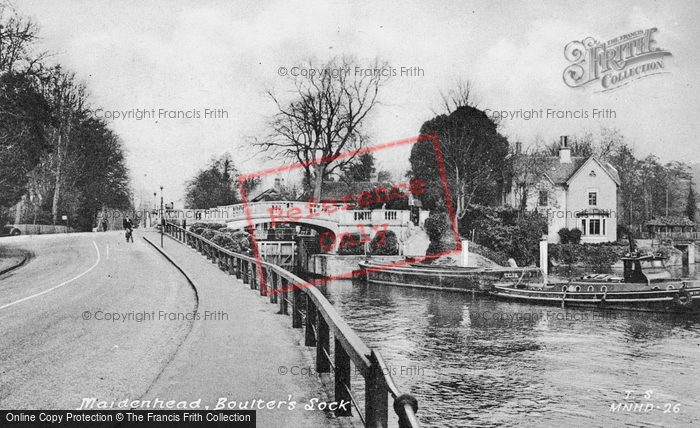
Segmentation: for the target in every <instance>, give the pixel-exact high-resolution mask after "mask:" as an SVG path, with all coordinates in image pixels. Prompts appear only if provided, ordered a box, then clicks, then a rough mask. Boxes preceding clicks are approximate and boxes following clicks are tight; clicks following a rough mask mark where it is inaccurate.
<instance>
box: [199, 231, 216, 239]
mask: <svg viewBox="0 0 700 428" xmlns="http://www.w3.org/2000/svg"><path fill="white" fill-rule="evenodd" d="M217 233H218V232H217V231H215V230H211V229H204V230H203V231H202V233H200V235H201V236H202V238H204V239H211V238H213V237H214V236H215V235H216V234H217Z"/></svg>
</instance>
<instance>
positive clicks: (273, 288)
mask: <svg viewBox="0 0 700 428" xmlns="http://www.w3.org/2000/svg"><path fill="white" fill-rule="evenodd" d="M278 275H279V274H278V273H277V272H275V271H274V270H270V272H269V273H268V274H267V284H268V287H269V289H268V292H269V293H270V303H277V276H278Z"/></svg>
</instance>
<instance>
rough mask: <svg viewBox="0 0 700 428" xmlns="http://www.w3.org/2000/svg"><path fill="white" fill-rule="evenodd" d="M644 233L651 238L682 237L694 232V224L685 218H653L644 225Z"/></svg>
mask: <svg viewBox="0 0 700 428" xmlns="http://www.w3.org/2000/svg"><path fill="white" fill-rule="evenodd" d="M644 228H645V229H646V232H647V233H648V234H649V236H651V237H655V236H664V235H666V236H669V237H671V236H674V235H675V236H678V237H680V236H683V234H685V233H689V232H690V233H692V232H695V223H694V222H693V221H691V220H690V219H689V218H688V217H685V216H678V217H674V216H668V217H653V218H652V219H651V220H649V221H647V222H646V223H644Z"/></svg>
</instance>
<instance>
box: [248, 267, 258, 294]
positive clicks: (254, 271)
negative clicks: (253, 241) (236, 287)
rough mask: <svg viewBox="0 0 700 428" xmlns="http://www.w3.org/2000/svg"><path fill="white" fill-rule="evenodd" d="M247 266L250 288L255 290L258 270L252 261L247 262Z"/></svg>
mask: <svg viewBox="0 0 700 428" xmlns="http://www.w3.org/2000/svg"><path fill="white" fill-rule="evenodd" d="M248 268H249V269H250V289H251V290H255V287H257V285H258V270H257V269H256V266H255V264H254V263H251V262H249V263H248Z"/></svg>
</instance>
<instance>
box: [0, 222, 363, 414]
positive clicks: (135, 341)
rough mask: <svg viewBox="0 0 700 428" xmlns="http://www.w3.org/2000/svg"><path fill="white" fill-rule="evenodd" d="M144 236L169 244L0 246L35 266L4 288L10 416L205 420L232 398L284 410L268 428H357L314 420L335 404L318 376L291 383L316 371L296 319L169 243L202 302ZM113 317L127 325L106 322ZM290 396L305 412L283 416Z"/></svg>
mask: <svg viewBox="0 0 700 428" xmlns="http://www.w3.org/2000/svg"><path fill="white" fill-rule="evenodd" d="M144 236H148V238H149V239H150V240H151V241H153V242H156V243H158V242H159V237H158V235H157V234H155V233H153V232H147V231H137V232H136V236H135V243H133V244H132V243H129V244H127V243H125V242H123V239H124V238H123V235H122V234H121V233H119V232H107V233H85V234H70V235H44V236H34V237H31V236H24V237H18V238H9V239H7V240H3V241H2V242H0V244H1V245H7V244H10V245H17V246H21V247H23V248H25V249H27V250H30V251H32V252H33V253H34V255H35V257H34V258H33V259H32V260H31V262H30V263H29V264H27V265H26V266H23V267H21V268H19V269H17V270H15V271H13V272H11V273H8V274H6V275H3V276H2V277H0V408H4V409H76V408H79V407H80V406H81V405H82V403H83V399H84V398H96V399H97V400H98V401H106V402H107V403H111V402H115V403H116V402H119V401H122V400H124V399H129V400H155V399H156V398H158V399H161V400H165V401H167V400H176V401H178V402H180V401H187V402H192V401H196V400H198V399H201V407H202V410H204V408H205V407H206V406H208V407H209V408H210V409H212V410H213V409H215V408H216V406H217V403H220V400H221V399H222V398H225V399H226V404H227V405H230V403H231V402H235V403H237V404H236V406H235V408H236V409H237V408H241V407H242V406H244V403H246V404H245V406H246V407H247V408H249V409H250V408H251V407H252V406H253V405H254V404H253V403H255V405H256V406H260V403H261V402H262V403H263V404H262V405H263V406H267V405H268V403H270V402H275V404H274V406H275V407H278V408H276V409H275V410H269V409H262V410H258V412H257V414H258V424H257V426H258V427H279V426H285V427H322V426H333V425H336V426H337V425H339V424H342V425H348V424H352V425H355V424H356V422H352V421H349V420H344V419H345V418H341V420H338V419H332V420H329V419H328V417H327V415H326V414H325V413H324V412H321V411H318V410H306V409H304V406H305V405H306V404H307V403H309V400H311V399H312V398H317V399H320V400H321V401H323V400H325V398H326V397H325V395H324V394H323V393H322V392H321V388H320V385H319V382H318V380H317V378H316V377H315V375H312V376H308V375H307V376H294V375H291V374H289V373H287V374H286V375H280V372H279V370H283V369H280V367H281V366H284V367H285V368H286V369H287V370H294V369H293V367H296V370H298V371H303V370H308V368H309V366H310V365H312V363H311V361H310V360H309V358H308V351H306V352H307V354H306V355H305V354H304V353H303V352H304V349H305V347H304V346H303V345H302V346H300V343H299V341H300V337H301V336H300V334H299V332H298V331H293V329H292V328H291V325H290V324H291V321H290V318H289V317H287V316H282V315H277V314H276V313H275V312H276V308H275V306H274V305H271V304H269V303H267V301H266V299H263V298H261V297H260V296H259V295H258V292H257V291H252V290H250V289H249V288H248V287H247V286H245V285H243V284H242V283H241V282H240V281H237V280H236V279H235V277H231V276H229V275H227V274H225V273H223V272H221V271H220V270H218V269H217V268H216V267H214V266H213V265H212V264H211V263H210V262H208V261H207V260H206V259H205V258H203V257H202V256H200V255H199V254H198V253H196V252H194V251H193V250H191V249H189V248H188V247H185V246H183V245H181V244H179V243H177V242H175V241H173V240H171V239H170V238H168V237H166V238H165V240H166V241H165V243H166V248H165V250H166V252H167V253H168V255H169V256H170V257H171V258H172V259H173V260H175V262H176V263H177V264H178V265H179V266H180V267H181V268H183V270H184V271H185V272H186V273H187V274H188V275H189V276H190V278H191V279H192V280H193V282H194V284H195V285H196V286H197V289H198V296H199V298H198V299H197V297H196V295H195V293H194V291H193V290H192V287H191V285H190V284H189V282H187V280H186V279H185V278H184V276H183V275H182V274H181V273H180V272H179V271H178V270H176V269H175V268H174V267H173V265H172V264H171V263H170V262H169V261H167V260H166V259H165V257H163V256H162V255H161V254H160V253H159V252H158V251H156V250H155V249H154V248H153V247H151V246H150V245H149V244H148V243H147V242H146V241H145V240H144V239H143V237H144ZM195 310H197V314H198V317H196V319H194V320H192V319H193V318H194V317H193V316H192V314H193V313H194V311H195ZM112 314H119V315H118V316H119V317H122V318H124V317H127V318H126V319H125V320H118V321H116V322H112V321H109V320H106V319H105V318H109V317H110V316H113V317H114V315H112ZM129 317H130V318H129ZM141 317H144V320H143V321H141V322H137V319H140V318H141ZM205 317H208V319H207V318H205ZM85 318H89V319H85ZM185 318H190V320H187V319H185ZM290 396H291V397H292V398H291V400H293V401H296V402H297V404H296V408H295V410H294V411H290V410H288V408H287V404H286V403H284V404H280V402H287V401H290V398H289V397H290ZM355 421H356V420H355Z"/></svg>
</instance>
